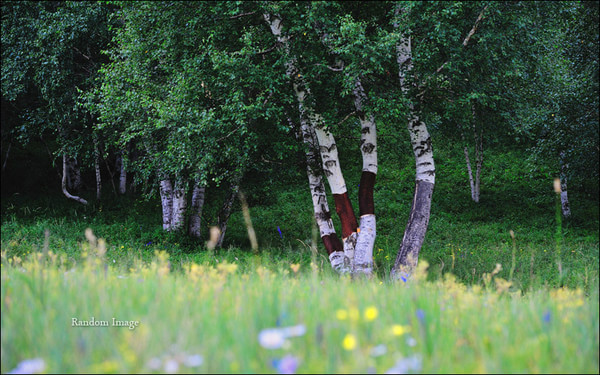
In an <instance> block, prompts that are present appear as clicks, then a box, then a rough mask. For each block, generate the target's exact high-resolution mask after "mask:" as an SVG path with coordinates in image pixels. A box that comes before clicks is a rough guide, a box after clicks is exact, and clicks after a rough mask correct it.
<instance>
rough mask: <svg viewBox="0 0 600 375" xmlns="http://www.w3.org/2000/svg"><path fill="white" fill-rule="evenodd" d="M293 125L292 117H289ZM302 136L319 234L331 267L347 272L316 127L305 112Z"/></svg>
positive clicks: (301, 123) (346, 261)
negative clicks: (330, 201) (332, 218)
mask: <svg viewBox="0 0 600 375" xmlns="http://www.w3.org/2000/svg"><path fill="white" fill-rule="evenodd" d="M288 122H290V125H291V119H289V118H288ZM299 137H300V138H302V141H303V142H304V144H305V145H306V174H307V176H308V186H309V188H310V193H311V197H312V202H313V211H314V213H315V221H316V222H317V227H318V228H319V234H320V236H321V240H322V241H323V245H324V246H325V250H326V251H327V255H328V256H329V261H330V264H331V267H332V268H333V269H334V270H335V271H337V272H340V273H346V272H348V271H349V270H350V264H349V263H348V258H346V256H345V255H344V247H343V245H342V242H341V241H340V239H339V238H338V236H337V234H336V232H335V228H334V226H333V221H332V220H331V212H330V211H329V204H328V203H327V194H326V193H325V184H324V183H323V176H322V174H321V173H319V172H320V169H321V166H320V157H319V154H318V152H319V146H318V141H317V135H316V134H315V131H314V129H313V128H312V127H311V126H310V125H309V124H308V119H306V118H305V116H304V115H303V114H301V115H300V136H299Z"/></svg>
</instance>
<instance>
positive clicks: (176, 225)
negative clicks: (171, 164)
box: [171, 179, 188, 231]
mask: <svg viewBox="0 0 600 375" xmlns="http://www.w3.org/2000/svg"><path fill="white" fill-rule="evenodd" d="M187 185H188V182H187V180H180V179H177V180H176V181H175V188H174V189H173V218H172V219H171V230H172V231H177V230H180V229H182V228H183V227H184V225H185V211H186V208H187V191H188V190H187V189H188V186H187Z"/></svg>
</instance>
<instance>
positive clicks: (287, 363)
mask: <svg viewBox="0 0 600 375" xmlns="http://www.w3.org/2000/svg"><path fill="white" fill-rule="evenodd" d="M298 364H299V362H298V358H296V357H294V356H292V355H289V354H288V355H286V356H285V357H283V358H281V359H274V360H273V361H272V362H271V365H273V367H274V368H275V369H276V370H277V373H278V374H295V373H296V369H297V368H298Z"/></svg>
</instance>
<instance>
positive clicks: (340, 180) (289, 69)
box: [263, 14, 358, 269]
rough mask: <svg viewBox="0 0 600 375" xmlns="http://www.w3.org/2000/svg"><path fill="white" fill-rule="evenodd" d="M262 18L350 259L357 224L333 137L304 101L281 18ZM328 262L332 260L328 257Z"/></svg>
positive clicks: (306, 94)
mask: <svg viewBox="0 0 600 375" xmlns="http://www.w3.org/2000/svg"><path fill="white" fill-rule="evenodd" d="M263 17H264V19H265V21H266V22H267V24H268V25H269V27H270V28H271V32H272V33H273V35H274V36H275V37H276V38H277V41H278V42H279V44H280V45H281V46H282V47H283V50H284V53H285V54H286V55H288V56H289V57H288V60H287V61H286V63H285V65H286V74H287V76H288V78H289V79H290V80H291V81H292V85H293V88H294V92H295V94H296V99H297V101H298V107H299V110H300V116H305V118H306V119H308V123H309V124H310V126H311V127H312V128H313V129H314V131H315V134H316V136H317V140H318V143H319V152H320V154H321V159H322V164H323V172H324V174H325V176H326V177H327V181H328V183H329V187H330V188H331V191H332V193H333V198H334V202H335V208H336V213H337V214H338V216H339V218H340V221H341V224H342V241H343V249H344V254H345V256H346V257H347V258H349V259H353V258H354V248H355V246H356V238H357V232H358V223H357V221H356V216H355V215H354V210H353V209H352V204H351V202H350V199H349V198H348V193H347V190H346V183H345V181H344V177H343V174H342V170H341V167H340V162H339V158H338V154H337V145H336V143H335V139H334V137H333V135H332V134H331V133H330V132H329V131H328V130H327V129H326V128H325V123H324V121H323V118H322V117H321V115H320V114H318V113H316V112H315V111H314V109H313V108H311V106H310V105H309V104H308V103H307V101H306V98H308V97H309V96H310V89H309V88H308V86H307V84H306V82H305V80H304V78H303V75H302V74H301V73H300V70H299V69H298V66H297V59H296V57H295V56H293V55H291V49H290V46H289V37H288V36H284V35H283V33H282V27H281V18H280V17H279V16H278V15H271V14H264V15H263ZM333 259H335V261H336V263H337V261H338V259H339V256H334V257H333ZM330 260H332V257H331V254H330ZM332 267H334V268H339V267H338V265H337V264H336V265H335V266H334V264H333V263H332ZM342 268H343V267H342ZM342 268H339V269H342Z"/></svg>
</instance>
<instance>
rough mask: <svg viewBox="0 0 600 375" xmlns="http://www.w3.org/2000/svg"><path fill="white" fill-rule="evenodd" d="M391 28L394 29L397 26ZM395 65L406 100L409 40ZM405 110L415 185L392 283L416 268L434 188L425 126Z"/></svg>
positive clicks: (404, 40) (399, 47) (405, 39)
mask: <svg viewBox="0 0 600 375" xmlns="http://www.w3.org/2000/svg"><path fill="white" fill-rule="evenodd" d="M399 12H400V6H398V7H397V8H396V15H398V14H399ZM394 26H395V27H397V24H395V25H394ZM396 61H397V63H398V68H399V69H398V76H399V80H400V88H401V90H402V92H403V94H404V95H405V96H406V95H408V93H409V87H408V83H407V80H406V74H407V73H408V72H410V71H411V69H412V49H411V40H410V37H409V36H408V35H403V36H402V39H401V41H400V43H399V44H398V45H397V46H396ZM409 110H410V115H409V121H408V131H409V134H410V141H411V145H412V148H413V153H414V155H415V165H416V176H415V180H416V183H415V193H414V197H413V204H412V207H411V211H410V216H409V219H408V223H407V225H406V229H405V231H404V237H403V238H402V244H401V245H400V249H399V250H398V255H397V256H396V261H395V262H394V267H393V268H392V272H391V275H390V276H391V277H392V279H396V280H397V279H403V280H406V279H407V278H408V277H409V276H410V275H411V274H412V271H413V270H414V268H415V267H416V265H417V262H418V259H419V252H420V251H421V247H422V246H423V241H424V240H425V233H426V232H427V227H428V225H429V215H430V211H431V197H432V194H433V187H434V184H435V163H434V160H433V149H432V147H431V137H430V136H429V132H428V131H427V126H426V125H425V123H424V122H423V121H421V120H420V118H419V113H418V111H417V110H415V108H414V105H413V104H412V103H411V104H410V105H409Z"/></svg>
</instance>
